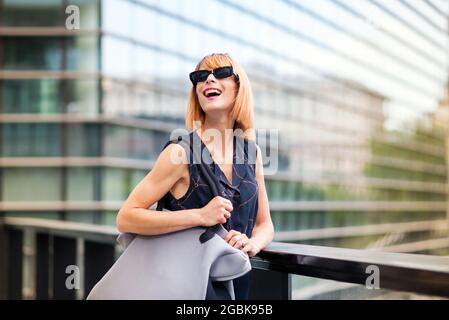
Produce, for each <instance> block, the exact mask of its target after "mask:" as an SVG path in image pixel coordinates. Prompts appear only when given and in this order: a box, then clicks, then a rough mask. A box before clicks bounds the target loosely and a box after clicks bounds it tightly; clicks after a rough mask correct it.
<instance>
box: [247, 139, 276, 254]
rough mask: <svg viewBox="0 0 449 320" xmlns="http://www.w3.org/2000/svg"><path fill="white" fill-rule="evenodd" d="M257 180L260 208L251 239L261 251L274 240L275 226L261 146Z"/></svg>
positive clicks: (258, 151)
mask: <svg viewBox="0 0 449 320" xmlns="http://www.w3.org/2000/svg"><path fill="white" fill-rule="evenodd" d="M256 180H257V185H258V186H259V209H258V211H257V218H256V224H255V226H254V229H253V233H252V236H251V240H252V242H253V243H254V244H255V245H256V249H257V250H256V251H260V250H262V249H263V248H265V247H266V246H267V245H269V244H270V242H271V241H272V240H273V238H274V226H273V221H272V220H271V215H270V207H269V203H268V196H267V190H266V188H265V178H264V174H263V163H262V152H261V151H260V148H259V146H257V159H256ZM257 247H258V248H257Z"/></svg>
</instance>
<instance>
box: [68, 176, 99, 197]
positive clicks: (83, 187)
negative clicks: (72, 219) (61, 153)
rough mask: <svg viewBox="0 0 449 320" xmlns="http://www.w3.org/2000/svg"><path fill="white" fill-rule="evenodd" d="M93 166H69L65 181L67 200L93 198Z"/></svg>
mask: <svg viewBox="0 0 449 320" xmlns="http://www.w3.org/2000/svg"><path fill="white" fill-rule="evenodd" d="M94 170H95V169H93V168H69V169H68V170H67V172H68V183H67V200H71V201H88V200H94Z"/></svg>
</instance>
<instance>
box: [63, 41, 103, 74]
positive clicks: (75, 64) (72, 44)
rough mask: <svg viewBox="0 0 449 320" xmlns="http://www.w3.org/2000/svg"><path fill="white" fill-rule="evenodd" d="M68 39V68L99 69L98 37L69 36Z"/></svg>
mask: <svg viewBox="0 0 449 320" xmlns="http://www.w3.org/2000/svg"><path fill="white" fill-rule="evenodd" d="M66 41H67V69H69V70H89V71H97V70H98V47H99V45H98V37H97V36H82V37H69V38H66Z"/></svg>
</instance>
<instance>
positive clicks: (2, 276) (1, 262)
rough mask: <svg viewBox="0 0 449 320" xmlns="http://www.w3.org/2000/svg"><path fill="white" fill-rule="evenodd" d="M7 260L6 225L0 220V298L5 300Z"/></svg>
mask: <svg viewBox="0 0 449 320" xmlns="http://www.w3.org/2000/svg"><path fill="white" fill-rule="evenodd" d="M7 261H8V245H7V243H6V227H5V225H4V223H3V221H1V220H0V300H6V299H7V295H6V289H7V286H6V281H7V279H8V274H7Z"/></svg>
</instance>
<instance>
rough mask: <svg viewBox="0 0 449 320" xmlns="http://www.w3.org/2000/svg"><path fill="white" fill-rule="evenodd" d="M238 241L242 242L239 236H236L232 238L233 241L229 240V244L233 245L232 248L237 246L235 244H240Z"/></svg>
mask: <svg viewBox="0 0 449 320" xmlns="http://www.w3.org/2000/svg"><path fill="white" fill-rule="evenodd" d="M238 241H241V240H240V236H239V235H235V236H233V237H232V238H231V240H229V244H230V245H231V246H233V247H234V246H235V244H236V243H237V242H238ZM240 245H241V243H240Z"/></svg>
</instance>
